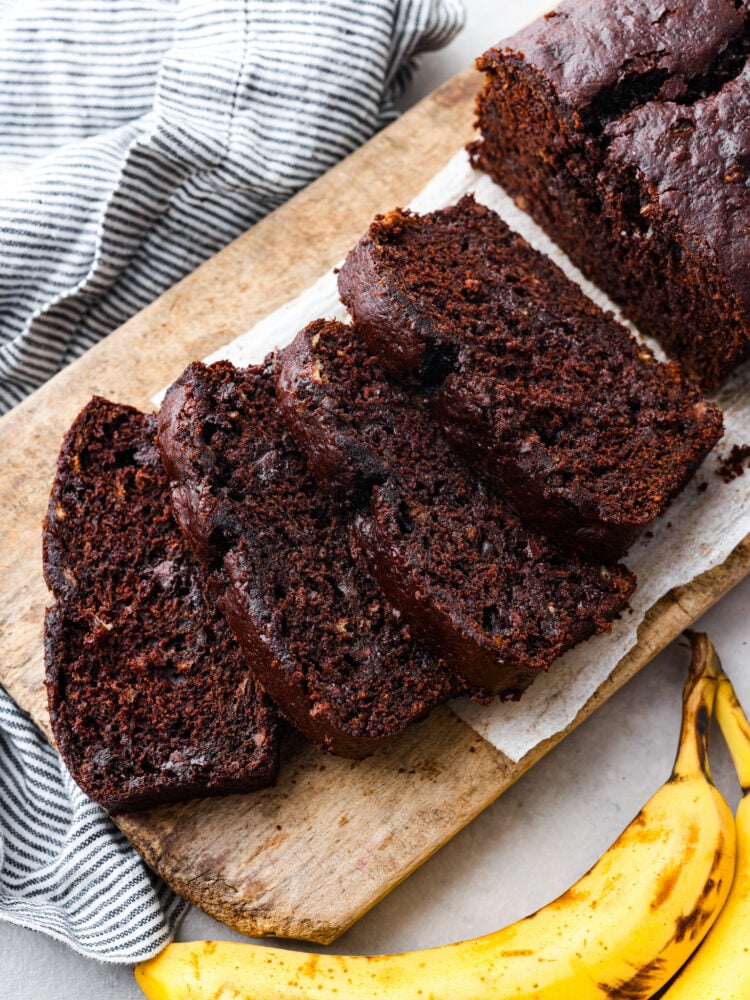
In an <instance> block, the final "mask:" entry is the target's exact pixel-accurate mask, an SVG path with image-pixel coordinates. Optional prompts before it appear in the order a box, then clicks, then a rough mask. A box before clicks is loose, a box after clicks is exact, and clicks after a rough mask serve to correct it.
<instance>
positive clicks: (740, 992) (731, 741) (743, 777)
mask: <svg viewBox="0 0 750 1000" xmlns="http://www.w3.org/2000/svg"><path fill="white" fill-rule="evenodd" d="M716 719H717V721H718V723H719V727H720V728H721V732H722V735H723V736H724V739H725V741H726V743H727V746H728V747H729V752H730V754H731V756H732V760H733V762H734V766H735V769H736V771H737V776H738V778H739V780H740V785H741V786H742V791H743V796H742V799H741V800H740V804H739V806H738V807H737V814H736V825H737V865H736V870H735V874H734V881H733V882H732V887H731V889H730V891H729V896H728V898H727V901H726V903H725V904H724V906H723V908H722V910H721V913H720V914H719V916H718V919H717V920H716V922H715V923H714V925H713V926H712V928H711V930H710V931H709V933H708V935H707V936H706V938H705V940H704V941H703V943H702V944H701V946H700V947H699V948H698V950H697V951H696V953H695V954H694V955H693V956H692V958H691V959H690V960H689V962H688V963H687V965H685V967H684V968H683V969H682V970H681V971H680V972H679V973H678V975H677V978H676V979H675V980H674V982H673V983H672V984H671V985H670V987H669V989H668V990H667V991H666V992H665V994H664V1000H717V998H718V1000H748V998H750V722H748V719H747V716H746V715H745V713H744V712H743V710H742V706H741V705H740V703H739V700H738V699H737V695H736V693H735V691H734V688H733V687H732V684H731V682H730V681H729V678H728V677H726V676H722V678H721V681H720V684H719V689H718V692H717V698H716Z"/></svg>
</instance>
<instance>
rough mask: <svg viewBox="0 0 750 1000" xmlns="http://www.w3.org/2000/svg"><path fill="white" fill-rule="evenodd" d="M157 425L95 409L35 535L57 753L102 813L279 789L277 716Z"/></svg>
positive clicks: (74, 439) (117, 409)
mask: <svg viewBox="0 0 750 1000" xmlns="http://www.w3.org/2000/svg"><path fill="white" fill-rule="evenodd" d="M154 437H155V427H154V418H153V417H145V416H144V415H143V414H141V413H139V412H138V411H137V410H134V409H132V408H131V407H128V406H120V405H118V404H115V403H110V402H108V401H106V400H104V399H100V398H94V399H93V400H92V401H91V402H90V403H89V404H88V406H87V407H86V408H85V409H84V410H83V411H82V413H81V414H80V415H79V417H78V418H77V419H76V421H75V423H74V424H73V426H72V427H71V429H70V430H69V431H68V433H67V435H66V437H65V440H64V442H63V446H62V450H61V453H60V457H59V461H58V466H57V475H56V478H55V483H54V487H53V490H52V495H51V498H50V503H49V510H48V513H47V517H46V521H45V525H44V573H45V579H46V581H47V584H48V586H49V588H50V590H51V591H52V593H53V594H54V596H55V598H56V600H57V603H56V604H55V606H54V607H52V608H50V609H49V611H48V612H47V617H46V623H45V662H46V684H47V693H48V699H49V709H50V719H51V723H52V730H53V733H54V736H55V742H56V744H57V747H58V749H59V751H60V753H61V754H62V757H63V759H64V761H65V763H66V765H67V766H68V768H69V770H70V772H71V774H72V775H73V777H74V779H75V780H76V782H77V783H78V784H79V785H80V786H81V788H82V789H83V790H84V791H85V792H86V794H87V795H89V796H90V797H91V798H92V799H94V800H95V801H96V802H99V803H100V804H101V805H103V806H105V808H107V809H109V810H110V811H113V812H115V811H120V810H126V809H139V808H145V807H147V806H151V805H156V804H159V803H162V802H168V801H175V800H180V799H187V798H193V797H196V796H200V795H215V794H226V793H228V792H238V791H244V790H248V789H252V788H258V787H261V786H263V785H267V784H269V783H271V782H272V780H273V779H274V777H275V773H276V768H277V738H276V713H275V710H274V708H273V706H272V705H271V703H270V701H269V699H268V698H267V697H266V696H265V695H264V694H263V692H262V691H261V689H260V688H259V687H258V686H257V684H256V683H255V680H254V678H253V675H252V673H251V671H250V669H249V667H248V661H247V657H246V656H245V654H244V652H243V651H242V650H241V649H240V647H239V645H238V644H237V642H236V641H235V639H234V637H233V636H232V634H231V632H230V630H229V628H228V627H227V625H226V623H225V622H224V620H223V619H222V617H221V616H220V615H219V613H218V612H217V610H216V608H215V602H214V600H213V599H212V597H211V595H210V594H209V593H208V591H207V590H206V586H205V583H204V574H203V572H202V570H201V569H200V567H199V564H198V563H197V561H196V560H195V559H194V557H193V556H192V555H191V553H190V552H189V550H188V549H187V547H186V546H185V545H184V543H183V541H182V538H181V535H180V532H179V529H178V527H177V524H176V523H175V521H174V519H173V517H172V513H171V506H170V495H169V482H168V480H167V477H166V474H165V473H164V470H163V468H162V466H161V462H160V460H159V456H158V453H157V451H156V448H155V444H154Z"/></svg>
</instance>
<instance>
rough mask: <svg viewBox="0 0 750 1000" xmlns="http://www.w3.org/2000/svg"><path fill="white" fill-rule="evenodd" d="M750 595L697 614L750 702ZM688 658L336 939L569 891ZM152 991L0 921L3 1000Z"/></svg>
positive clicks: (506, 25)
mask: <svg viewBox="0 0 750 1000" xmlns="http://www.w3.org/2000/svg"><path fill="white" fill-rule="evenodd" d="M547 6H548V3H547V2H540V0H525V2H524V3H520V2H512V0H505V2H498V0H466V8H467V11H468V18H467V25H466V28H465V29H464V31H463V32H462V34H461V35H460V36H459V37H458V38H457V39H456V40H455V41H454V42H453V43H452V44H451V45H450V46H449V47H448V48H446V49H445V50H443V51H441V52H438V53H434V54H431V55H429V56H427V57H425V58H424V60H423V62H422V64H421V67H420V70H419V72H418V74H417V75H416V77H415V79H414V81H413V83H412V86H411V87H410V90H409V92H408V93H407V94H406V95H405V97H404V99H403V101H402V102H401V103H402V106H403V107H406V106H408V105H409V104H410V103H413V102H414V101H415V100H416V99H418V98H419V97H421V96H422V95H423V94H425V93H428V92H429V91H430V90H432V89H433V88H434V87H436V86H437V85H438V84H440V83H441V82H442V81H443V80H446V79H448V78H449V77H451V76H452V75H453V74H455V73H456V72H458V71H459V70H461V69H463V68H465V67H466V66H467V65H469V64H470V62H471V61H472V59H473V57H474V56H476V55H477V54H478V53H479V52H481V51H482V50H483V49H484V48H486V47H487V46H488V45H489V44H492V43H494V42H495V41H497V40H498V39H499V38H501V37H503V36H504V35H506V34H508V33H509V32H511V31H513V30H514V29H515V28H516V27H518V26H520V24H521V23H523V22H524V21H526V20H528V19H529V18H531V17H532V16H534V15H535V14H536V13H537V12H539V11H542V10H544V9H545V8H546V7H547ZM749 604H750V578H749V579H748V580H746V581H745V582H744V583H743V584H741V585H740V586H738V587H737V588H735V590H734V591H732V592H731V593H730V594H729V595H728V596H727V597H725V598H724V599H723V600H722V601H721V602H720V603H719V604H718V605H717V606H716V607H715V608H713V609H712V610H711V611H710V612H709V613H708V614H706V615H705V616H704V618H703V619H702V620H701V622H699V624H698V627H699V628H700V629H703V630H705V631H707V632H708V633H709V634H710V635H711V637H712V638H713V640H714V643H715V645H716V646H717V649H718V651H719V654H720V655H721V657H722V660H723V662H724V666H725V668H726V669H727V672H728V673H729V674H730V676H731V677H732V680H733V681H734V682H735V686H736V687H737V690H738V693H739V694H740V697H741V699H742V700H743V701H744V703H745V704H746V705H748V706H750V669H748V666H747V657H748V642H750V617H749V616H748V614H747V608H748V605H749ZM687 662H688V654H687V650H686V648H685V644H684V643H682V642H676V643H673V644H672V645H671V646H670V647H669V648H668V649H667V650H665V651H664V652H663V653H662V654H661V655H660V656H658V657H657V658H656V659H655V660H654V661H653V662H652V663H650V664H649V665H648V666H647V667H645V668H644V669H643V670H642V671H641V672H640V674H638V676H637V677H635V678H634V679H633V680H632V681H630V682H629V683H628V684H627V685H626V686H625V687H624V688H623V689H622V690H621V691H620V692H618V693H617V694H616V695H614V696H613V697H612V698H611V699H610V700H609V701H608V702H607V703H606V704H605V705H604V706H603V707H601V708H600V709H599V710H598V711H597V712H596V713H595V714H594V715H593V716H592V717H591V718H590V719H588V720H587V721H586V722H585V723H584V724H583V725H581V726H580V727H579V728H578V729H577V730H576V731H575V732H573V733H572V734H571V735H569V736H568V737H567V738H566V739H565V740H564V741H563V742H562V743H561V744H560V745H559V746H557V747H556V748H555V749H554V750H553V751H552V752H551V753H549V754H548V755H547V756H546V757H545V758H544V759H543V760H542V761H541V762H540V763H539V764H537V765H536V766H535V767H534V768H533V769H532V770H531V771H530V772H529V773H528V774H526V775H525V776H524V777H523V778H522V779H521V780H520V781H518V782H517V783H516V784H515V785H514V786H513V787H512V788H511V789H509V790H508V791H507V792H506V793H505V794H504V795H502V796H501V798H500V799H498V800H497V801H496V802H495V803H494V804H493V805H492V806H491V807H490V808H488V809H486V810H485V811H484V812H483V813H482V814H481V815H480V816H479V817H478V818H477V819H476V820H474V822H473V823H471V824H470V826H468V827H467V828H466V829H465V830H464V831H463V832H462V833H460V834H459V835H458V836H457V837H455V838H454V839H453V840H452V841H451V842H450V843H449V844H448V845H446V846H445V847H444V848H443V849H442V850H441V851H440V852H439V853H438V854H437V855H435V856H434V857H433V858H432V859H431V860H430V861H429V862H427V863H426V864H425V865H423V866H422V867H421V868H420V869H419V870H418V871H417V872H416V873H415V874H413V875H412V876H411V877H410V878H409V879H408V880H407V881H406V882H405V883H404V884H403V885H401V886H400V887H399V888H398V889H396V890H395V891H394V892H392V893H391V894H390V895H389V896H388V897H387V898H386V899H385V900H383V901H382V902H381V903H379V904H378V905H377V906H376V907H375V908H374V909H373V910H372V911H370V913H368V914H367V915H366V916H365V917H363V918H362V919H361V920H360V921H359V922H358V923H357V924H356V925H355V926H354V927H353V928H352V929H351V930H350V931H349V932H348V933H347V934H346V935H344V936H343V937H342V938H340V939H339V941H337V942H336V944H335V945H333V946H331V948H330V949H329V950H331V951H342V952H349V953H351V952H358V953H365V954H376V953H382V952H390V951H402V950H406V949H412V948H422V947H427V946H430V945H436V944H441V943H444V942H447V941H452V940H457V939H459V938H466V937H471V936H474V935H477V934H482V933H486V932H488V931H490V930H493V929H495V928H497V927H500V926H502V925H504V924H506V923H508V922H510V921H512V920H515V919H517V918H519V917H522V916H524V915H525V914H527V913H529V912H531V911H532V910H534V909H535V908H536V907H538V906H540V905H543V904H544V903H545V902H547V901H548V900H550V899H552V898H554V897H555V896H556V895H558V893H560V892H561V891H563V890H564V889H565V888H567V886H568V885H569V884H570V883H571V882H573V881H574V880H575V879H576V878H578V877H579V876H580V875H582V874H583V873H584V872H585V871H586V870H587V869H588V868H589V867H590V865H591V864H592V863H593V862H594V861H595V860H596V859H597V858H598V857H599V855H600V854H601V853H602V852H603V851H604V850H605V849H606V848H607V847H608V845H609V844H610V843H611V842H612V841H613V840H614V838H615V837H616V836H617V834H618V833H619V832H620V831H621V830H622V829H623V827H624V826H625V825H626V824H627V823H628V822H629V821H630V819H631V818H632V817H633V816H634V815H635V813H636V812H637V811H638V809H639V808H640V806H641V805H642V804H643V803H644V802H645V800H646V799H647V798H648V796H649V795H650V794H651V793H652V792H653V791H655V789H656V788H657V787H658V786H659V785H660V784H662V782H663V781H665V780H666V778H667V777H668V775H669V772H670V770H671V767H672V763H673V759H674V753H675V749H676V746H677V737H678V732H679V722H680V708H681V689H682V685H683V682H684V680H685V672H686V666H687ZM711 762H712V767H713V771H714V777H715V778H716V781H717V784H719V786H720V787H721V788H722V790H724V791H725V793H726V794H727V796H728V797H729V798H730V800H731V801H732V802H733V803H734V802H736V801H737V799H738V797H739V789H738V787H737V782H736V779H735V778H734V772H733V771H732V768H731V764H730V762H729V759H728V756H727V754H726V751H725V750H724V747H723V745H722V744H721V743H720V742H719V741H718V739H717V740H715V741H713V742H712V754H711ZM202 938H223V939H235V940H240V939H241V938H240V936H239V935H237V934H233V933H232V932H231V931H229V930H228V929H227V928H226V927H224V926H222V925H220V924H218V923H216V922H215V921H213V920H211V919H210V918H208V917H206V916H205V915H204V914H202V913H201V912H199V911H197V910H191V911H189V912H188V914H187V916H186V917H185V918H184V920H183V922H182V925H181V927H180V929H179V932H178V939H180V940H191V939H202ZM310 950H313V949H312V948H311V949H310ZM141 996H142V994H141V992H140V990H139V989H138V987H137V986H136V985H135V982H134V980H133V976H132V969H131V968H130V967H124V966H106V965H102V964H98V963H95V962H92V961H90V960H88V959H84V958H81V957H79V956H78V955H76V954H74V953H73V952H72V951H70V950H69V949H68V948H66V947H65V946H64V945H61V944H59V943H57V942H56V941H53V940H51V939H50V938H47V937H45V936H43V935H41V934H38V933H35V932H33V931H29V930H25V929H22V928H18V927H14V926H12V925H10V924H7V923H1V922H0V997H2V998H3V1000H6V998H7V1000H39V998H40V997H42V998H45V1000H100V998H101V997H107V998H110V1000H131V998H132V1000H137V998H138V997H141Z"/></svg>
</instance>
